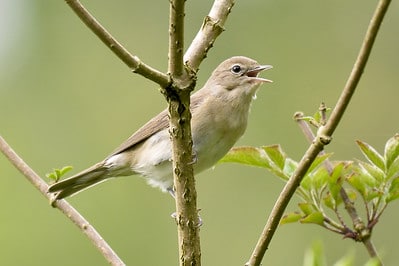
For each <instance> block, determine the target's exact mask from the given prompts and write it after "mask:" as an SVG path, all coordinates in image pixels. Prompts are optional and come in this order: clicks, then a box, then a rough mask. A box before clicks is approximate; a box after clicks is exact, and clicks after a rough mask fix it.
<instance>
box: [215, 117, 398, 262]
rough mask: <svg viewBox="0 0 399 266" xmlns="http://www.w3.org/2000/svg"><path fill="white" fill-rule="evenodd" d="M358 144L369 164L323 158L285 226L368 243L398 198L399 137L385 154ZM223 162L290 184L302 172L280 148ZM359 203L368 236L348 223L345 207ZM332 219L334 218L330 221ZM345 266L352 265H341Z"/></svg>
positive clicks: (238, 151)
mask: <svg viewBox="0 0 399 266" xmlns="http://www.w3.org/2000/svg"><path fill="white" fill-rule="evenodd" d="M319 122H320V121H317V123H319ZM356 143H357V145H358V146H359V149H360V151H361V152H362V154H363V155H364V157H365V158H366V161H361V160H358V161H356V162H352V161H337V162H331V161H330V160H329V158H330V157H331V154H326V153H321V154H320V155H319V156H318V157H317V159H316V160H315V161H314V162H313V164H312V165H311V167H310V168H309V170H308V172H307V173H306V175H305V176H304V177H303V179H302V182H301V185H300V187H298V189H297V190H296V195H298V196H299V197H300V198H301V200H302V202H301V203H299V204H298V207H299V209H298V210H296V211H294V212H291V213H288V214H286V215H285V216H284V217H283V218H282V220H281V224H286V223H293V222H300V223H312V224H317V225H320V226H323V227H325V228H326V229H328V230H330V231H333V232H336V233H339V234H342V235H344V236H345V237H348V238H353V239H355V240H357V241H359V240H361V238H362V237H369V233H370V232H371V230H372V228H373V227H374V226H375V225H376V224H377V222H378V219H379V217H380V216H381V214H382V213H383V211H384V210H385V209H386V207H387V204H388V203H389V202H391V201H392V200H395V199H397V198H399V135H398V134H397V135H395V136H393V137H392V138H390V139H389V140H388V141H387V143H386V145H385V150H384V153H383V154H380V153H379V152H378V151H377V150H376V149H374V148H373V147H372V146H371V145H369V144H367V143H366V142H363V141H359V140H358V141H356ZM221 162H235V163H242V164H246V165H250V166H256V167H261V168H264V169H266V170H268V171H269V172H271V173H273V174H274V175H276V176H278V177H279V178H280V179H282V180H283V181H285V182H286V181H287V180H288V179H289V178H290V176H291V175H292V174H293V173H294V171H295V170H296V168H297V166H298V162H296V161H295V160H293V159H291V158H289V157H288V156H287V154H286V153H285V152H284V151H283V149H282V148H281V147H280V146H279V145H272V146H263V147H260V148H254V147H237V148H234V149H232V150H231V151H230V152H229V153H228V154H227V155H226V156H225V157H224V158H223V159H222V160H221ZM357 201H359V202H360V204H363V205H364V208H365V210H366V216H367V217H365V219H364V220H365V221H366V225H365V228H366V230H367V231H366V233H365V232H364V231H363V232H361V230H364V229H365V228H361V229H359V228H357V227H356V226H354V228H352V229H351V228H349V227H348V226H347V225H346V224H345V223H344V222H343V218H342V217H343V214H342V213H341V211H342V209H344V208H342V207H345V209H347V208H348V206H349V207H350V206H358V205H359V204H354V205H353V202H357ZM327 210H329V211H327ZM331 214H334V216H333V217H331ZM364 234H365V235H364ZM370 263H371V262H370ZM340 265H347V264H345V263H344V262H342V264H340ZM348 265H349V264H348Z"/></svg>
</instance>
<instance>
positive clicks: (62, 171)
mask: <svg viewBox="0 0 399 266" xmlns="http://www.w3.org/2000/svg"><path fill="white" fill-rule="evenodd" d="M72 168H73V167H72V166H64V167H62V168H61V169H58V168H54V169H53V172H51V173H48V174H46V177H47V178H50V179H51V180H53V181H54V182H58V181H59V180H60V178H61V177H62V176H63V175H65V174H66V173H67V172H69V171H71V170H72Z"/></svg>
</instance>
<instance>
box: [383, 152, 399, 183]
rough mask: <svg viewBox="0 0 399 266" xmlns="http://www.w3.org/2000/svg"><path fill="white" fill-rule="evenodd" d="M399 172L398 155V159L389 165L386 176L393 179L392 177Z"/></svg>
mask: <svg viewBox="0 0 399 266" xmlns="http://www.w3.org/2000/svg"><path fill="white" fill-rule="evenodd" d="M398 173H399V157H396V159H395V160H394V161H393V162H392V163H391V165H390V166H389V169H388V172H387V175H386V178H387V179H391V178H392V177H395V176H397V175H398Z"/></svg>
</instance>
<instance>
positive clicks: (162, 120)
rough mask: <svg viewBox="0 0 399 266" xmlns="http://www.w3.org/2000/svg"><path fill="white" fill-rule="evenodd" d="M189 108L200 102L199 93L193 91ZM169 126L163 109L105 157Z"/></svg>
mask: <svg viewBox="0 0 399 266" xmlns="http://www.w3.org/2000/svg"><path fill="white" fill-rule="evenodd" d="M190 100H191V103H190V110H191V112H193V110H194V109H196V108H197V107H198V105H199V104H200V103H201V102H202V100H203V97H201V95H200V94H198V93H195V94H193V95H192V96H191V99H190ZM168 127H169V118H168V111H167V110H163V111H162V112H161V113H159V114H158V115H157V116H155V117H154V118H152V119H151V120H150V121H148V122H147V123H146V124H145V125H144V126H142V127H141V128H139V129H138V130H137V131H136V132H135V133H134V134H133V135H132V136H130V137H129V138H128V139H127V140H126V141H125V142H123V143H122V144H121V145H120V146H119V147H118V148H116V149H115V150H114V151H113V152H112V153H111V154H110V155H109V156H108V157H107V158H109V157H111V156H114V155H116V154H119V153H121V152H124V151H126V150H128V149H130V148H132V147H133V146H135V145H137V144H139V143H141V142H142V141H144V140H146V139H148V138H149V137H151V136H152V135H153V134H155V133H157V132H159V131H162V130H164V129H167V128H168Z"/></svg>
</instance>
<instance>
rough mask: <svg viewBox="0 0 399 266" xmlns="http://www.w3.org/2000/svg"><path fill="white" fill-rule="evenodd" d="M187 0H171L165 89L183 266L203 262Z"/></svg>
mask: <svg viewBox="0 0 399 266" xmlns="http://www.w3.org/2000/svg"><path fill="white" fill-rule="evenodd" d="M184 4H185V0H170V15H169V19H170V21H169V63H168V72H169V75H170V78H171V81H172V83H171V85H170V86H168V87H166V88H164V93H165V95H166V98H167V101H168V103H169V107H168V108H169V117H170V122H169V123H170V127H169V128H170V129H169V130H170V135H171V138H172V150H173V178H174V190H175V200H176V223H177V233H178V242H179V265H181V266H183V265H201V250H200V238H199V218H198V213H197V192H196V190H195V179H194V171H193V164H192V162H193V160H194V159H193V151H192V137H191V113H190V92H191V91H192V90H193V88H194V86H195V76H191V75H189V74H191V73H188V72H187V71H186V69H185V66H184V64H183V49H184Z"/></svg>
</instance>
